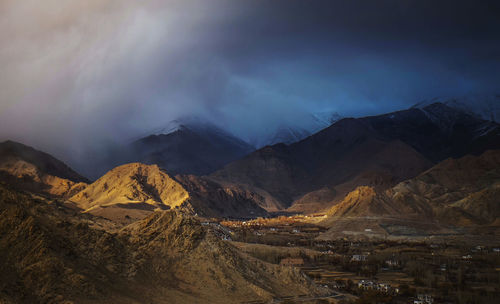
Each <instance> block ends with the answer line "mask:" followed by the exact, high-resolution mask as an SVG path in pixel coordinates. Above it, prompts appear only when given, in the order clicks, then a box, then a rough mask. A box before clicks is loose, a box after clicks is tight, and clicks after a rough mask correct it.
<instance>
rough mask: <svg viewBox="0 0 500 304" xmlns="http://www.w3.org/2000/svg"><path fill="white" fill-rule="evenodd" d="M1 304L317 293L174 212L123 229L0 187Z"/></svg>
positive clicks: (289, 272) (230, 299)
mask: <svg viewBox="0 0 500 304" xmlns="http://www.w3.org/2000/svg"><path fill="white" fill-rule="evenodd" d="M0 196H1V197H2V200H1V201H0V214H1V216H0V219H1V220H0V232H1V234H0V235H1V236H0V254H1V258H0V269H1V271H2V276H1V277H0V287H1V288H0V299H1V301H2V303H240V302H244V301H252V300H266V299H267V300H270V299H272V297H273V296H293V295H298V294H311V295H315V294H316V295H320V294H324V293H325V292H326V290H321V289H319V288H318V287H316V285H314V284H313V283H312V282H311V281H310V280H309V279H308V278H307V277H305V276H304V275H303V274H302V273H301V272H300V271H298V270H297V269H296V268H292V267H281V266H277V265H273V264H269V263H266V262H263V261H260V260H258V259H255V258H252V257H250V256H248V255H247V254H245V253H242V252H241V251H239V250H238V249H236V248H235V247H234V246H233V245H231V244H230V243H227V242H225V241H222V240H220V239H219V238H218V237H217V236H215V235H214V234H213V233H211V232H210V231H209V230H207V228H206V227H205V226H203V225H201V223H200V222H199V221H198V220H197V219H195V218H193V217H191V216H189V215H186V214H184V213H182V212H179V211H173V210H171V211H158V212H154V213H153V214H151V215H150V216H149V217H147V218H145V219H144V220H141V221H137V222H135V223H134V224H131V225H128V226H125V227H122V226H120V225H117V224H114V223H112V222H109V221H106V220H104V219H101V218H96V217H94V216H92V215H88V214H80V213H78V212H75V211H74V210H73V209H70V208H67V207H65V206H64V205H62V204H60V203H58V202H54V201H47V200H45V199H43V198H41V197H38V198H37V197H33V196H31V195H29V194H24V193H20V192H17V191H16V190H14V189H10V188H9V187H7V186H5V185H1V186H0Z"/></svg>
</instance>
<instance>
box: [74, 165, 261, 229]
mask: <svg viewBox="0 0 500 304" xmlns="http://www.w3.org/2000/svg"><path fill="white" fill-rule="evenodd" d="M262 200H263V198H261V197H260V196H259V195H257V194H255V193H252V192H249V191H246V190H244V189H243V188H240V187H236V186H232V187H231V186H226V187H223V186H221V185H220V184H218V183H216V182H214V181H211V180H209V179H206V178H202V177H196V176H193V175H190V176H180V175H179V176H176V177H171V176H169V175H168V174H167V173H166V172H165V171H163V170H162V169H160V168H159V167H158V166H157V165H144V164H141V163H131V164H126V165H122V166H119V167H116V168H114V169H113V170H111V171H109V172H108V173H106V174H105V175H104V176H103V177H101V178H100V179H98V180H97V181H95V182H94V183H92V184H90V185H89V186H88V187H87V188H85V189H84V190H83V191H81V192H79V193H77V194H75V195H74V196H72V197H71V198H69V201H70V202H71V203H74V204H75V205H76V206H77V207H79V208H81V209H83V210H84V211H85V212H89V213H92V214H95V215H99V216H103V217H106V218H108V219H111V220H114V221H122V222H128V223H130V222H132V221H134V220H137V219H141V218H144V217H145V216H146V215H148V214H150V213H151V212H153V211H154V210H156V209H163V210H166V209H183V210H185V211H188V212H190V213H191V214H197V215H199V216H208V217H223V216H230V217H243V218H244V217H255V216H262V215H265V214H266V211H265V210H264V209H262V208H260V207H259V205H258V203H259V202H260V201H262Z"/></svg>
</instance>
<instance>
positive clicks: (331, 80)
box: [0, 0, 500, 161]
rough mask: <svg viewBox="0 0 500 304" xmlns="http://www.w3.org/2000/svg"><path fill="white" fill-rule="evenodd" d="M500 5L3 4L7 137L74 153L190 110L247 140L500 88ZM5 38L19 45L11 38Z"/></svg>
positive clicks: (0, 56)
mask: <svg viewBox="0 0 500 304" xmlns="http://www.w3.org/2000/svg"><path fill="white" fill-rule="evenodd" d="M499 12H500V9H499V4H498V3H497V1H405V0H398V1H396V0H394V1H368V0H367V1H359V0H351V1H295V0H286V1H285V0H283V1H254V0H243V1H223V0H215V1H154V0H153V1H141V2H137V1H128V0H124V1H118V0H111V1H105V0H91V1H85V2H84V3H83V2H81V1H67V2H64V4H61V2H60V1H56V0H47V1H43V2H40V1H30V0H26V1H14V0H7V1H3V2H2V3H0V17H1V18H0V39H1V41H2V42H3V43H2V45H0V64H1V66H2V70H1V71H0V101H1V103H0V111H1V112H0V136H1V137H2V138H14V139H19V140H23V141H25V142H27V143H29V144H34V145H36V146H38V147H41V148H44V149H46V150H48V151H50V152H52V153H55V154H57V155H58V156H62V157H63V158H65V159H68V160H71V161H75V160H77V159H79V158H81V153H83V152H85V151H86V150H88V149H91V148H93V147H96V146H97V147H101V146H100V145H97V143H106V142H109V141H117V142H120V141H126V140H129V139H130V138H134V137H135V136H137V135H138V134H143V133H144V132H147V131H148V130H150V129H153V128H155V127H157V126H160V125H162V124H165V123H166V122H168V121H169V120H171V119H174V118H176V117H179V116H184V115H191V114H194V115H198V116H205V117H207V118H208V119H211V120H213V121H215V122H217V123H219V124H223V125H225V126H226V127H228V128H229V129H230V130H231V131H233V132H234V133H236V134H237V135H240V136H242V137H243V138H248V137H251V136H254V137H255V136H258V134H260V133H262V132H265V130H267V129H269V128H273V127H276V126H278V125H279V124H281V123H289V122H291V121H293V122H296V123H300V115H301V113H303V112H309V111H322V110H324V109H329V110H336V111H338V112H340V113H341V114H344V115H353V116H360V115H366V114H374V113H381V112H386V111H390V110H397V109H401V108H406V107H409V106H410V105H412V104H413V103H415V102H417V101H419V100H420V99H424V98H432V97H435V96H443V95H462V94H466V93H474V92H478V93H490V92H498V91H496V90H497V89H498V83H500V82H499V81H500V72H499V71H500V55H499V54H500V42H499V38H498V37H499V36H500V30H499V29H500V21H499V20H500V18H498V16H499ZM5 42H6V43H5Z"/></svg>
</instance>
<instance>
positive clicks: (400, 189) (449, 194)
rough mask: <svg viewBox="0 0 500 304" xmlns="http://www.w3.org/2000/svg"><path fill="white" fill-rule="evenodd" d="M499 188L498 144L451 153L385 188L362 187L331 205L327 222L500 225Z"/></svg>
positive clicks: (429, 229) (431, 228) (433, 226)
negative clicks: (456, 155) (461, 153)
mask: <svg viewBox="0 0 500 304" xmlns="http://www.w3.org/2000/svg"><path fill="white" fill-rule="evenodd" d="M499 194H500V150H490V151H486V152H484V153H483V154H481V155H480V156H472V155H467V156H464V157H462V158H459V159H453V158H449V159H447V160H445V161H443V162H440V163H439V164H437V165H435V166H433V167H432V168H430V169H429V170H427V171H425V172H423V173H421V174H420V175H418V176H417V177H415V178H412V179H409V180H407V181H404V182H401V183H399V184H398V185H396V186H394V187H392V188H390V189H387V190H385V191H376V190H375V189H374V188H372V187H367V186H361V187H358V188H356V189H355V190H354V191H352V192H351V193H349V194H348V195H347V196H346V197H345V198H344V200H343V201H342V202H341V203H339V204H337V205H335V206H334V207H332V208H331V209H330V210H329V211H328V213H327V215H328V217H329V218H328V219H327V220H326V221H325V224H326V225H327V226H331V227H332V228H331V229H332V230H333V231H338V230H339V226H338V225H341V226H342V229H345V227H344V226H343V225H344V223H343V222H345V221H351V229H354V228H353V224H352V223H358V224H359V225H360V227H358V229H357V230H358V231H362V228H363V229H364V227H366V226H367V223H366V221H367V220H366V219H368V218H369V220H370V221H371V222H373V221H375V220H376V221H377V225H376V226H377V230H386V232H391V229H394V228H395V226H397V229H398V230H399V231H401V230H402V229H403V230H404V229H406V230H407V231H412V230H413V231H415V229H416V227H415V226H420V227H419V229H421V230H422V231H426V232H436V231H435V230H434V229H436V227H439V226H443V225H444V226H447V227H467V226H477V225H482V226H484V225H494V226H495V225H496V226H498V225H499V223H500V221H499V219H500V195H499ZM395 221H396V222H397V221H401V222H399V223H398V224H397V225H396V224H394V222H395ZM372 224H373V223H372ZM426 225H427V227H426V229H424V227H425V226H426ZM381 228H383V229H381ZM370 229H371V230H373V229H375V228H373V227H371V228H370ZM354 230H356V229H354ZM422 231H421V232H422ZM392 232H394V231H392ZM330 233H331V232H330ZM327 235H328V233H327Z"/></svg>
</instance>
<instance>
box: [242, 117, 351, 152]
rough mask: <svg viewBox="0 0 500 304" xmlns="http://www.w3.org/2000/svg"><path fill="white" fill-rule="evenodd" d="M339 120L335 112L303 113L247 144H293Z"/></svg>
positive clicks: (260, 145)
mask: <svg viewBox="0 0 500 304" xmlns="http://www.w3.org/2000/svg"><path fill="white" fill-rule="evenodd" d="M341 118H342V117H341V116H340V115H339V114H338V113H337V112H332V111H324V112H316V113H303V115H302V116H301V117H299V118H296V119H295V120H294V121H292V122H289V123H282V124H279V125H277V126H276V127H275V128H271V129H270V130H268V131H267V133H266V134H259V135H256V136H254V137H253V138H251V139H250V140H249V142H250V143H251V144H252V145H253V146H254V147H256V148H262V147H264V146H270V145H275V144H279V143H283V144H287V145H289V144H293V143H295V142H298V141H300V140H302V139H304V138H306V137H308V136H310V135H312V134H314V133H316V132H318V131H320V130H322V129H324V128H327V127H329V126H330V125H331V124H333V123H335V122H336V121H338V120H340V119H341Z"/></svg>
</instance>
